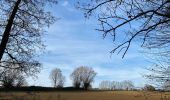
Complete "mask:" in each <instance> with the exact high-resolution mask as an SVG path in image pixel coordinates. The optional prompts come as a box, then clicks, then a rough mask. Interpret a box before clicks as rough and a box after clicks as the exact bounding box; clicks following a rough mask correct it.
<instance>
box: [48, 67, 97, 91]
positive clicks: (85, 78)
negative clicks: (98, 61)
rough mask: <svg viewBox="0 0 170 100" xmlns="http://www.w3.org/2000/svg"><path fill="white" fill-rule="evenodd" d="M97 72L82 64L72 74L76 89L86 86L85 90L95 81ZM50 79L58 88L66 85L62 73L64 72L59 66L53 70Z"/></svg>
mask: <svg viewBox="0 0 170 100" xmlns="http://www.w3.org/2000/svg"><path fill="white" fill-rule="evenodd" d="M96 74H97V73H96V72H95V71H94V70H93V68H91V67H87V66H80V67H77V68H76V69H75V70H74V71H73V72H72V73H71V75H70V77H71V79H72V81H73V86H74V87H75V88H76V89H79V88H84V89H85V90H87V89H89V88H90V87H91V85H92V84H91V83H92V82H93V81H94V77H95V76H96ZM50 79H51V81H52V84H53V86H54V87H56V88H62V87H63V85H64V81H65V77H64V76H63V75H62V72H61V70H60V69H59V68H55V69H53V70H52V71H51V74H50Z"/></svg>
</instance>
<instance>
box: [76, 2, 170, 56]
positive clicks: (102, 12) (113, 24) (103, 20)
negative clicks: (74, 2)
mask: <svg viewBox="0 0 170 100" xmlns="http://www.w3.org/2000/svg"><path fill="white" fill-rule="evenodd" d="M88 1H89V2H87V1H85V2H83V1H81V2H78V4H79V5H78V7H79V8H80V9H83V10H84V12H85V16H86V17H89V16H91V15H93V14H97V16H98V21H99V23H100V26H101V28H99V29H97V30H98V31H100V32H102V33H103V37H104V38H105V37H106V36H108V35H110V36H112V37H113V41H114V44H115V46H114V48H113V50H112V51H111V53H115V52H117V53H118V54H119V53H120V52H123V55H122V58H123V57H124V56H125V54H126V53H127V51H128V49H129V48H130V46H131V44H132V42H133V41H136V40H139V42H141V47H145V48H148V49H161V50H162V51H161V53H162V54H163V55H164V56H170V53H169V52H170V49H169V46H170V45H169V44H170V30H169V29H170V1H169V0H88ZM163 48H166V49H163ZM159 54H160V50H159Z"/></svg>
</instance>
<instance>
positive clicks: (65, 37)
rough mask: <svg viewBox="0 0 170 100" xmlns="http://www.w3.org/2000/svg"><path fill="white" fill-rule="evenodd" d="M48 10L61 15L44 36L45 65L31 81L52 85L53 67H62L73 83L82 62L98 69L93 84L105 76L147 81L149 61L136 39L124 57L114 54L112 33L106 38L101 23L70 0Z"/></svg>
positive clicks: (139, 83) (140, 82) (137, 82)
mask: <svg viewBox="0 0 170 100" xmlns="http://www.w3.org/2000/svg"><path fill="white" fill-rule="evenodd" d="M48 10H49V11H51V12H52V14H53V15H54V16H55V17H57V18H59V19H58V20H57V21H56V22H55V23H54V24H53V25H51V26H50V27H49V28H47V30H46V31H47V32H46V33H45V34H44V36H43V41H44V43H45V45H46V50H45V52H44V53H43V54H41V55H40V56H39V58H38V59H39V61H40V62H41V63H42V65H43V69H42V70H41V72H40V73H39V74H38V75H37V76H38V78H29V79H28V81H29V85H38V86H48V87H50V86H52V84H51V81H50V79H49V74H50V71H51V70H52V69H54V68H60V69H61V70H62V73H63V75H64V76H65V77H66V82H65V85H64V86H72V80H71V79H70V74H71V73H72V72H73V70H74V69H75V68H76V67H79V66H81V65H83V66H89V67H92V68H93V69H94V70H95V71H96V72H97V75H96V77H95V79H94V82H93V83H92V86H93V87H98V85H99V83H100V82H101V81H102V80H110V81H123V80H131V81H132V82H134V84H135V86H136V87H142V86H143V85H144V84H146V82H147V80H145V79H144V78H143V77H142V75H143V74H144V73H146V70H145V67H148V66H149V65H150V63H149V62H148V60H147V58H146V56H145V55H144V54H143V53H141V51H142V49H141V48H140V47H139V46H138V44H137V43H133V44H132V45H131V48H130V49H129V51H128V52H127V54H126V56H125V58H124V59H122V55H117V54H112V55H111V54H110V51H111V50H112V49H113V48H114V46H113V42H112V40H111V38H110V37H107V38H105V39H103V37H102V33H100V32H98V31H96V30H95V29H96V28H98V27H99V26H98V22H97V19H96V18H95V17H90V18H89V19H86V18H85V17H84V15H83V12H82V11H80V10H78V9H76V8H75V6H74V3H73V2H71V1H70V0H61V1H59V3H58V4H57V5H55V6H53V7H49V8H48Z"/></svg>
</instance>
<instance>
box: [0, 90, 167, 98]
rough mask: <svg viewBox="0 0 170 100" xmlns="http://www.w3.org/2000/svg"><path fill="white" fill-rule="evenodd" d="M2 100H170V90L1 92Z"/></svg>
mask: <svg viewBox="0 0 170 100" xmlns="http://www.w3.org/2000/svg"><path fill="white" fill-rule="evenodd" d="M0 100H170V92H162V93H161V92H144V91H103V92H102V91H89V92H1V93H0Z"/></svg>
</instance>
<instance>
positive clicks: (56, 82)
mask: <svg viewBox="0 0 170 100" xmlns="http://www.w3.org/2000/svg"><path fill="white" fill-rule="evenodd" d="M50 79H51V81H52V84H53V86H54V87H57V88H62V87H63V85H64V80H65V77H64V76H63V75H62V72H61V70H60V69H59V68H55V69H53V70H52V71H51V73H50Z"/></svg>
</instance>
